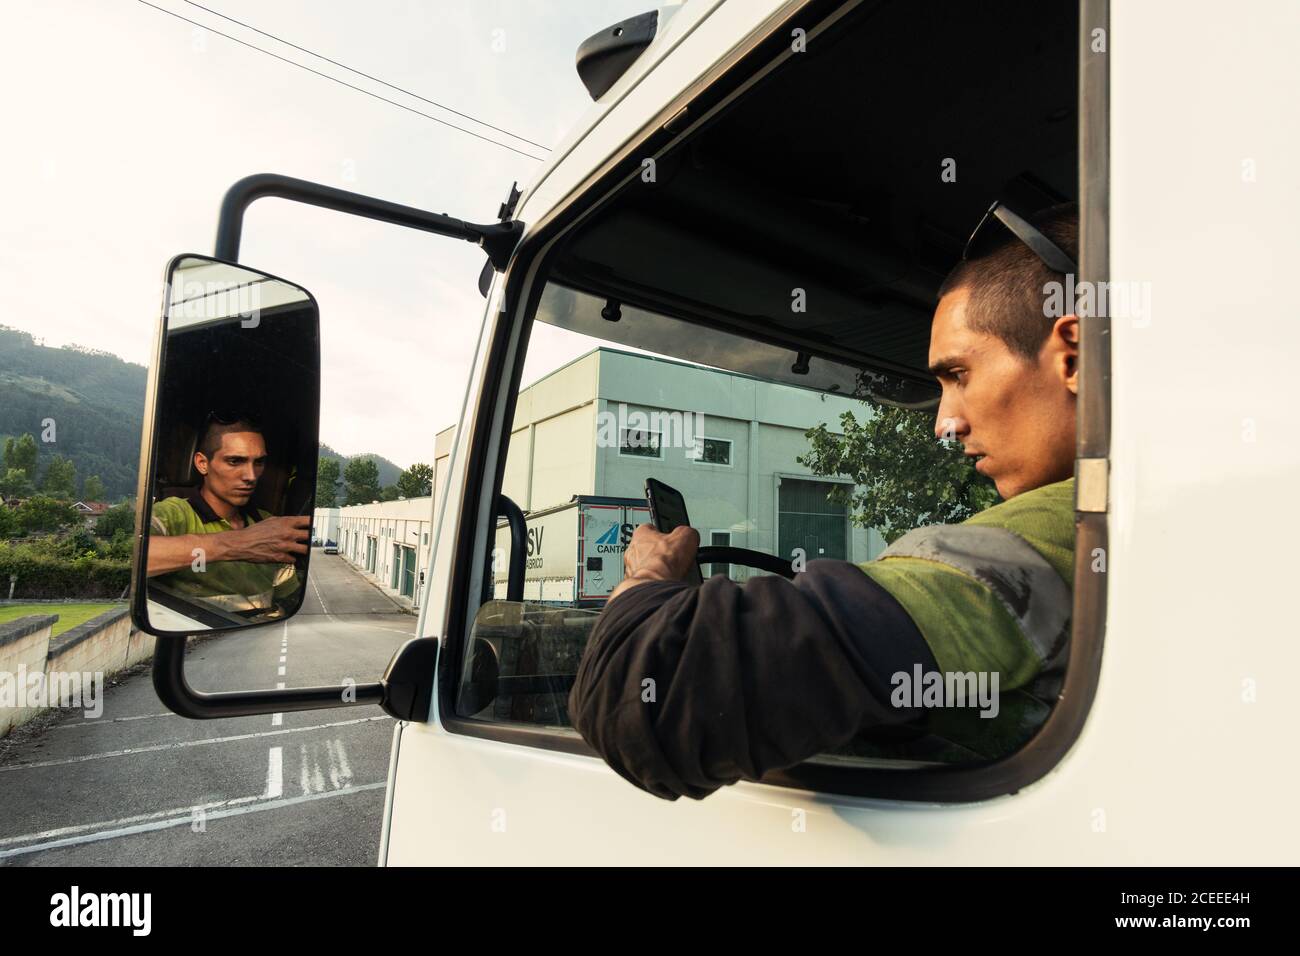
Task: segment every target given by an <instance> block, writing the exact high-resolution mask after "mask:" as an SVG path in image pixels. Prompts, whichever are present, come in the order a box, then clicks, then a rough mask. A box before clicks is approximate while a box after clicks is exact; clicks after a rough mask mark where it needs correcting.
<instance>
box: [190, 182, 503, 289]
mask: <svg viewBox="0 0 1300 956" xmlns="http://www.w3.org/2000/svg"><path fill="white" fill-rule="evenodd" d="M268 196H271V197H275V198H277V199H289V200H292V201H294V202H300V203H305V204H306V205H309V206H320V207H321V208H323V209H333V210H335V211H336V212H344V213H348V214H349V215H352V216H361V217H363V218H366V219H375V220H378V221H380V222H389V223H392V224H393V225H396V226H406V227H407V228H408V229H419V230H420V231H421V232H432V233H436V234H437V235H440V236H449V237H450V238H453V239H463V240H465V241H466V242H472V243H474V244H476V245H479V246H482V247H483V250H484V251H485V252H486V253H487V254H488V259H489V261H490V262H491V263H492V267H493V268H494V269H496V270H497V271H498V272H504V271H505V268H506V265H507V264H508V263H509V262H510V256H511V254H512V253H513V252H514V250H515V246H516V245H518V243H519V237H520V236H521V235H522V234H523V223H521V222H519V221H518V220H509V221H506V222H494V223H489V224H487V225H479V224H477V223H472V222H465V221H464V220H463V219H455V218H453V217H451V216H447V215H443V214H441V213H436V212H427V211H426V210H423V209H416V208H414V207H412V206H403V205H400V204H399V203H394V202H388V201H387V200H384V199H375V198H374V197H372V196H363V195H361V194H360V193H350V192H348V191H347V190H344V189H335V188H334V187H333V186H324V185H321V184H320V183H313V182H308V181H307V180H305V179H294V178H293V177H291V176H280V175H278V174H275V173H257V174H255V175H253V176H245V177H244V178H243V179H241V180H239V181H238V182H237V183H235V184H234V185H233V186H231V187H230V188H229V189H228V190H226V195H225V198H224V199H222V201H221V217H220V219H219V220H218V222H217V246H216V252H215V256H216V258H218V259H224V260H226V261H227V262H238V261H239V242H240V238H241V236H242V234H243V230H244V210H246V209H247V208H248V207H249V205H251V204H252V203H253V201H254V200H257V199H262V198H265V197H268Z"/></svg>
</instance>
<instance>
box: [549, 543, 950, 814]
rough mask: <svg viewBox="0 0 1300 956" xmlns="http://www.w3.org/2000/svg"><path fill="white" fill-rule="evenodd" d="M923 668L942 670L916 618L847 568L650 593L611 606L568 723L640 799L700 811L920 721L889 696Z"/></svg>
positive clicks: (819, 567)
mask: <svg viewBox="0 0 1300 956" xmlns="http://www.w3.org/2000/svg"><path fill="white" fill-rule="evenodd" d="M916 664H920V665H921V667H922V669H923V670H924V671H929V670H935V669H937V665H936V664H935V663H934V658H933V656H932V655H931V653H930V650H929V648H928V646H927V645H926V644H925V641H924V640H923V639H922V638H921V636H920V633H919V632H918V631H917V630H916V627H915V625H914V624H913V623H912V621H911V618H909V617H908V616H907V615H906V613H905V612H904V611H903V610H902V608H901V607H899V605H898V604H897V602H895V601H894V600H893V598H891V597H890V596H889V594H888V593H887V592H886V591H884V590H883V589H882V588H880V586H879V585H877V584H876V583H875V582H873V581H872V580H871V579H870V578H868V577H867V576H866V575H865V574H863V573H862V571H861V569H859V568H857V567H854V566H853V565H851V564H848V563H846V562H842V561H814V562H812V563H811V564H809V566H808V571H807V572H805V573H803V574H800V575H799V578H798V583H797V584H792V583H790V582H788V581H785V580H784V579H781V578H776V577H773V576H767V575H764V576H761V577H757V578H753V579H751V580H750V581H749V582H748V583H747V584H745V585H744V586H743V587H742V586H741V585H738V584H736V583H735V582H732V581H729V580H727V579H726V578H722V577H713V578H710V579H709V580H708V581H706V582H705V583H704V584H703V585H702V586H700V587H691V586H689V585H685V584H682V583H681V582H667V581H658V582H656V581H643V582H641V583H640V584H639V585H634V586H632V587H631V588H629V589H628V590H627V591H625V592H624V593H623V594H621V595H620V596H618V598H617V599H613V598H611V600H610V601H609V603H608V604H607V605H606V606H605V610H604V612H603V613H602V614H601V619H600V621H599V623H598V624H597V625H596V628H595V630H594V631H593V632H592V636H591V640H590V642H589V643H588V646H587V649H586V651H585V652H584V654H583V657H582V661H581V663H580V664H579V666H578V673H577V676H576V678H575V680H574V686H573V690H572V692H571V693H570V696H569V714H570V717H571V719H572V722H573V726H574V727H575V728H576V729H577V730H578V731H579V733H581V734H582V736H583V737H584V738H585V739H586V740H587V742H588V743H590V744H591V745H592V747H594V748H595V750H596V751H597V752H598V753H599V754H600V755H601V756H602V757H604V758H605V760H606V762H607V763H609V764H610V766H611V767H613V768H614V769H615V770H616V771H618V773H619V774H620V775H622V776H623V777H625V778H627V779H628V780H630V781H632V782H633V783H635V784H636V785H637V786H638V787H641V788H642V789H644V790H647V791H649V792H650V793H653V794H655V795H656V796H660V797H664V798H667V799H676V798H677V797H679V796H690V797H694V798H697V799H698V798H701V797H704V796H707V795H708V794H709V793H712V792H713V791H714V790H716V789H717V788H718V787H721V786H725V785H727V784H730V783H734V782H735V781H737V780H740V779H751V780H757V779H759V778H761V777H762V776H763V774H765V773H766V772H768V771H770V770H776V769H780V768H783V767H788V766H792V765H794V764H796V763H799V762H801V761H803V760H806V759H808V758H809V757H812V756H814V755H815V754H817V753H820V752H823V751H825V750H828V749H833V748H834V747H837V746H839V745H841V744H843V743H844V742H846V741H848V740H850V739H852V738H853V737H854V736H855V735H856V734H857V733H859V732H860V731H861V730H862V729H864V728H865V727H872V726H883V725H889V724H895V725H896V724H900V723H905V722H908V721H911V720H913V719H915V718H916V717H917V716H918V713H917V712H916V711H913V710H911V709H900V708H895V707H893V706H892V704H891V702H890V700H889V697H890V692H891V689H892V685H891V681H890V678H891V676H892V675H893V674H894V673H896V672H898V671H904V672H908V673H910V672H911V670H912V668H913V666H915V665H916Z"/></svg>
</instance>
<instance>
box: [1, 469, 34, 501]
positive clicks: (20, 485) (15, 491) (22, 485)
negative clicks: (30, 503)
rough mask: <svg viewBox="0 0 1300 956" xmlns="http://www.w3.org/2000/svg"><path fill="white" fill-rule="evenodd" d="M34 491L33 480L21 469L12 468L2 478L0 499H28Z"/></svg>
mask: <svg viewBox="0 0 1300 956" xmlns="http://www.w3.org/2000/svg"><path fill="white" fill-rule="evenodd" d="M33 491H35V489H34V488H33V487H32V480H31V479H30V478H28V477H27V472H25V471H23V470H22V469H21V468H10V469H9V470H8V471H6V472H5V474H4V477H3V478H0V498H27V497H29V496H30V495H31V494H32V492H33Z"/></svg>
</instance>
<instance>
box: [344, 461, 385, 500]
mask: <svg viewBox="0 0 1300 956" xmlns="http://www.w3.org/2000/svg"><path fill="white" fill-rule="evenodd" d="M378 499H379V466H378V465H376V464H375V460H374V459H373V458H351V459H349V460H348V463H347V466H346V467H345V468H344V469H343V503H344V504H345V505H360V504H369V503H370V502H372V501H377V500H378Z"/></svg>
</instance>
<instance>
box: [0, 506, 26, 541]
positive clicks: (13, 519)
mask: <svg viewBox="0 0 1300 956" xmlns="http://www.w3.org/2000/svg"><path fill="white" fill-rule="evenodd" d="M22 532H23V525H22V522H21V521H19V520H18V510H17V509H16V508H6V507H5V506H4V505H2V504H0V539H4V538H16V537H18V535H20V534H22Z"/></svg>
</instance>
